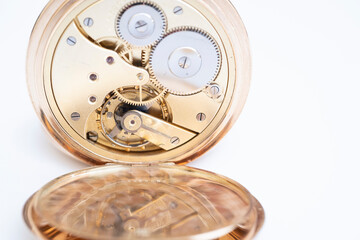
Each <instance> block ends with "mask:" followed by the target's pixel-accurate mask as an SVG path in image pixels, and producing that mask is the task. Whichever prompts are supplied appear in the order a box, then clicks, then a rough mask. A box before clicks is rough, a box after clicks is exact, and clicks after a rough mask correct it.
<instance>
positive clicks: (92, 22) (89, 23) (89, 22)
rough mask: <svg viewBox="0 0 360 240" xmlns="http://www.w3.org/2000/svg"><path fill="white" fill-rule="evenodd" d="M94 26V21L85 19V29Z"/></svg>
mask: <svg viewBox="0 0 360 240" xmlns="http://www.w3.org/2000/svg"><path fill="white" fill-rule="evenodd" d="M93 24H94V20H93V19H92V18H85V19H84V25H85V26H87V27H91V26H92V25H93Z"/></svg>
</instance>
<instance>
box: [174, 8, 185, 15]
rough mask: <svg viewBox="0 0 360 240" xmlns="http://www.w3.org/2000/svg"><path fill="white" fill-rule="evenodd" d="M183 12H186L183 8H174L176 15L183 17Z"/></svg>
mask: <svg viewBox="0 0 360 240" xmlns="http://www.w3.org/2000/svg"><path fill="white" fill-rule="evenodd" d="M183 12H184V10H183V8H182V7H180V6H177V7H175V8H174V13H175V14H176V15H181V14H183Z"/></svg>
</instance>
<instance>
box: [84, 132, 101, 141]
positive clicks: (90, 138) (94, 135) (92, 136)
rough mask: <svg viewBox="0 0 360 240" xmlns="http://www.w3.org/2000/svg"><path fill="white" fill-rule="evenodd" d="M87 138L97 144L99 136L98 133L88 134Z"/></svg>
mask: <svg viewBox="0 0 360 240" xmlns="http://www.w3.org/2000/svg"><path fill="white" fill-rule="evenodd" d="M86 138H87V139H88V140H90V141H92V142H97V140H98V139H99V135H98V133H97V132H88V133H86Z"/></svg>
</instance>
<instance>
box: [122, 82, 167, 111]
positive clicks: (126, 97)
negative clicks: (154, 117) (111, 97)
mask: <svg viewBox="0 0 360 240" xmlns="http://www.w3.org/2000/svg"><path fill="white" fill-rule="evenodd" d="M116 93H117V96H118V98H119V100H120V101H122V102H124V103H126V104H129V105H132V106H150V105H152V104H154V103H155V102H157V101H159V100H161V99H162V98H163V97H164V96H165V94H166V91H165V90H158V89H156V88H155V87H152V86H150V85H146V86H132V87H122V88H120V89H117V90H116Z"/></svg>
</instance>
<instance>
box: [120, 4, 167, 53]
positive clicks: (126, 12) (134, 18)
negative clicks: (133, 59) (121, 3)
mask: <svg viewBox="0 0 360 240" xmlns="http://www.w3.org/2000/svg"><path fill="white" fill-rule="evenodd" d="M166 27H167V23H166V17H165V14H164V12H163V11H162V10H161V9H160V7H158V6H157V5H156V4H155V3H152V2H150V1H144V0H138V1H133V2H130V3H129V4H127V5H126V6H125V7H124V8H123V9H122V10H121V11H120V13H119V16H118V18H117V23H116V29H117V33H118V35H119V37H121V38H122V39H123V40H124V41H125V42H127V43H128V44H129V45H131V46H132V47H142V48H144V47H145V48H147V47H151V46H153V45H155V44H156V43H157V42H158V41H160V40H161V38H162V37H163V36H164V34H165V32H166Z"/></svg>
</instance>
